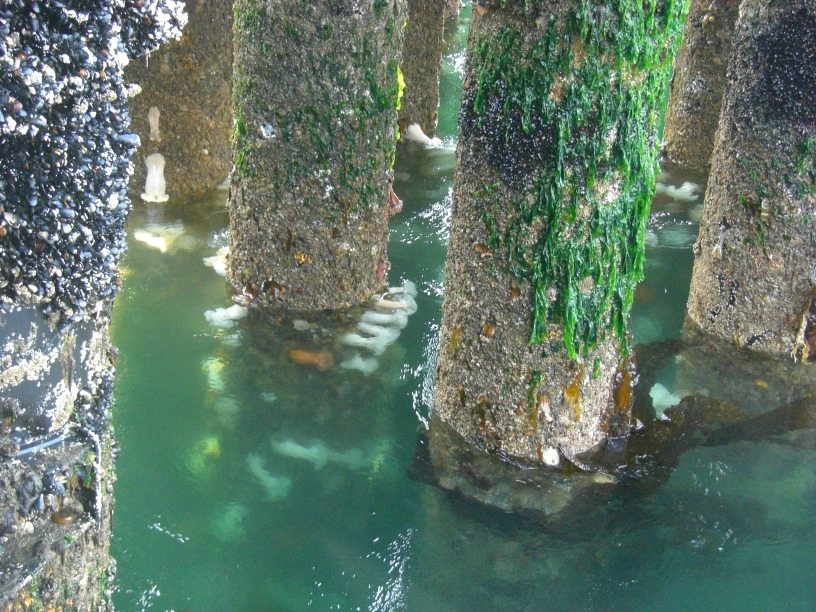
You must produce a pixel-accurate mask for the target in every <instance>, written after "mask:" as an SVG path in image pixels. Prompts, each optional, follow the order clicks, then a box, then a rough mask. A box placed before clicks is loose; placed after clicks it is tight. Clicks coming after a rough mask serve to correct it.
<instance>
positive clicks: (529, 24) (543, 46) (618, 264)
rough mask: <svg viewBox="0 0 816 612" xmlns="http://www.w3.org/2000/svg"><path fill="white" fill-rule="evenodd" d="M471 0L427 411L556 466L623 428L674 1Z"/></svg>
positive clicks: (495, 444)
mask: <svg viewBox="0 0 816 612" xmlns="http://www.w3.org/2000/svg"><path fill="white" fill-rule="evenodd" d="M644 6H645V5H644V4H643V3H641V2H638V1H633V2H616V3H612V2H608V3H607V2H600V3H598V2H586V1H577V0H575V1H569V2H567V1H562V2H544V1H541V2H529V1H528V2H520V1H519V2H508V1H506V0H495V1H488V0H479V1H477V2H475V3H474V8H473V20H472V22H471V29H470V38H469V41H468V58H467V64H466V68H465V75H464V93H463V99H462V107H461V112H460V117H459V133H460V140H459V148H458V160H457V161H458V164H457V172H456V176H455V183H454V196H453V215H452V223H451V240H450V247H449V254H448V261H447V266H446V272H445V274H446V281H445V282H446V286H445V302H444V306H443V319H442V330H441V340H440V357H439V366H438V371H437V387H436V410H437V411H438V412H439V414H440V416H441V417H442V418H443V419H444V420H445V421H447V422H448V423H449V424H450V425H452V426H453V428H454V429H455V430H456V431H458V432H459V433H460V434H461V435H463V436H464V437H465V438H466V439H467V440H469V441H470V442H472V443H475V444H477V445H479V446H482V447H483V448H486V449H488V450H490V451H491V452H494V453H499V454H502V455H504V456H513V457H519V458H524V459H529V460H533V461H539V462H544V463H547V464H550V465H555V464H557V463H558V462H559V461H560V459H561V458H562V457H564V456H566V457H568V458H570V459H575V458H576V455H577V454H579V453H581V452H583V451H587V450H588V449H590V448H592V447H593V446H594V445H596V444H597V443H599V442H600V441H602V440H604V438H605V437H606V436H607V435H621V434H624V433H626V432H628V428H629V421H630V405H631V402H630V400H631V382H632V381H631V373H630V369H629V366H628V362H627V360H626V359H625V356H626V353H627V331H626V326H627V318H628V314H629V309H630V306H631V303H632V293H633V290H634V287H635V284H636V283H637V282H638V280H639V279H640V278H641V276H642V260H643V238H644V232H645V223H646V218H647V215H648V210H649V203H650V199H651V195H652V191H653V188H654V174H655V168H656V161H655V160H656V154H657V146H656V142H655V134H656V128H657V122H658V114H659V102H660V100H661V99H662V96H663V95H664V92H665V87H666V85H667V83H668V75H669V71H670V69H671V61H672V58H673V50H674V48H675V46H676V41H677V39H678V37H679V33H680V30H681V28H682V23H683V21H682V20H683V17H684V3H683V2H665V3H664V2H657V3H655V4H654V5H652V7H651V8H644Z"/></svg>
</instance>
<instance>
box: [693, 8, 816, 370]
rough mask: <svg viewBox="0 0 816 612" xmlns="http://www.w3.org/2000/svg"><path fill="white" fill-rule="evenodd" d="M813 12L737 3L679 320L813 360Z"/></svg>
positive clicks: (815, 297)
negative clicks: (684, 312)
mask: <svg viewBox="0 0 816 612" xmlns="http://www.w3.org/2000/svg"><path fill="white" fill-rule="evenodd" d="M815 64H816V8H815V7H814V6H813V3H812V2H809V1H808V0H798V1H793V2H786V3H778V2H777V3H774V2H761V1H758V0H749V1H747V2H743V6H742V8H741V10H740V16H739V21H738V23H737V27H736V36H735V41H734V53H733V55H732V59H731V63H730V65H729V76H728V86H727V91H726V94H725V101H724V106H723V112H722V116H721V119H720V125H719V129H718V132H717V137H716V142H715V148H714V153H713V154H712V157H711V175H710V178H709V182H708V189H707V192H706V199H705V210H704V213H703V218H702V220H701V225H700V235H699V238H698V241H697V243H696V244H695V253H696V255H697V257H696V259H695V263H694V270H693V275H692V281H691V292H690V296H689V302H688V313H689V315H690V316H691V318H692V319H693V320H694V321H695V322H696V323H697V324H698V325H700V326H701V327H702V329H703V330H705V331H707V332H709V333H712V334H715V335H717V336H719V337H721V338H723V339H725V340H728V341H731V342H733V343H734V344H735V345H736V346H738V347H746V348H751V349H755V350H761V351H767V352H771V353H776V354H784V355H792V356H793V358H794V359H802V360H805V359H807V358H808V356H810V357H811V358H812V357H813V356H814V352H815V351H814V349H816V345H814V341H816V303H815V301H816V196H814V189H815V188H816V187H815V186H816V180H814V179H816V110H814V109H816V81H814V79H813V66H814V65H815Z"/></svg>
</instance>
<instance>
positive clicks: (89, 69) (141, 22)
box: [0, 0, 187, 321]
mask: <svg viewBox="0 0 816 612" xmlns="http://www.w3.org/2000/svg"><path fill="white" fill-rule="evenodd" d="M186 20H187V16H186V14H185V13H184V4H183V3H182V2H179V1H178V0H49V1H48V2H38V1H36V0H9V1H7V2H3V3H2V4H0V309H6V310H8V309H9V308H10V307H11V306H12V305H13V304H15V303H39V304H42V305H43V308H44V309H45V311H46V312H48V313H53V314H54V315H56V317H57V319H58V320H62V321H65V320H68V321H78V320H82V319H84V318H86V317H87V315H88V313H89V312H90V311H91V309H92V308H93V307H94V305H95V304H96V303H98V302H99V301H100V300H103V299H106V298H109V297H113V294H114V292H115V291H116V286H117V285H118V282H117V271H116V267H117V264H118V262H119V258H120V257H121V255H122V253H123V252H124V249H125V232H124V223H125V217H126V215H127V212H128V210H129V207H130V202H129V200H128V196H127V192H126V189H127V182H128V178H129V176H130V173H131V171H132V165H131V162H130V157H131V155H132V154H133V152H134V151H135V150H136V147H137V146H138V145H139V138H138V136H136V135H135V134H132V133H130V131H129V125H130V118H129V116H128V111H127V96H128V94H129V93H132V91H133V90H135V89H138V88H136V87H132V88H128V87H127V86H126V84H125V82H124V80H123V76H122V70H123V68H124V66H125V65H126V64H127V63H128V62H129V60H130V59H131V58H134V57H137V56H139V55H142V54H144V53H145V52H146V51H149V50H150V49H153V48H155V47H156V46H157V45H158V44H159V43H161V42H163V41H166V40H169V39H171V38H178V37H180V36H181V28H182V27H183V26H184V25H185V23H186Z"/></svg>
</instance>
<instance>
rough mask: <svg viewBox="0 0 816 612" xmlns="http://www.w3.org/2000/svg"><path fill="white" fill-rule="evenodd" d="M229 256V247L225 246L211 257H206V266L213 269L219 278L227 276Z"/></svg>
mask: <svg viewBox="0 0 816 612" xmlns="http://www.w3.org/2000/svg"><path fill="white" fill-rule="evenodd" d="M228 256H229V247H228V246H223V247H221V248H220V249H218V251H217V252H216V254H215V255H212V256H211V257H204V258H203V260H204V265H205V266H209V267H211V268H212V269H213V270H215V273H216V274H218V275H219V276H224V277H226V276H227V257H228Z"/></svg>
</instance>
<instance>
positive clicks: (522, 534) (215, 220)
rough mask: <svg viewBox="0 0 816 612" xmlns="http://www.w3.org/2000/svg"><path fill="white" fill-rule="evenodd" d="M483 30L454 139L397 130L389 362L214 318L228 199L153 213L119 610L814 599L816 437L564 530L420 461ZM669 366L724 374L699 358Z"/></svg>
mask: <svg viewBox="0 0 816 612" xmlns="http://www.w3.org/2000/svg"><path fill="white" fill-rule="evenodd" d="M463 37H464V26H462V27H460V28H459V30H458V31H457V32H453V31H452V32H449V41H450V44H449V48H450V49H451V50H450V52H449V53H447V54H446V56H445V63H444V67H443V83H442V96H443V106H442V109H441V112H440V129H439V132H440V135H441V136H442V137H443V141H444V146H442V147H440V148H432V149H426V148H424V147H421V146H419V145H415V144H411V143H405V142H401V143H400V145H399V149H398V155H397V162H396V167H395V173H396V181H395V191H396V192H397V193H398V194H399V196H400V197H401V198H402V199H403V201H404V203H405V209H404V211H403V212H402V213H401V214H400V215H397V216H395V217H393V218H392V220H391V228H392V238H391V246H390V258H391V261H392V266H393V267H392V269H391V271H390V279H389V280H390V281H391V284H392V285H395V286H396V285H400V284H402V282H403V281H404V280H406V279H407V280H411V281H413V282H414V283H416V285H417V288H418V296H417V299H416V301H417V304H418V310H417V312H416V314H414V315H412V316H411V317H410V318H409V321H408V324H407V326H406V327H405V329H403V330H402V332H401V334H400V337H399V339H398V340H397V341H396V343H394V344H393V345H392V346H390V347H389V348H388V349H387V350H386V351H385V352H384V353H383V354H382V355H381V356H380V357H379V358H378V369H377V370H376V371H374V372H373V373H371V374H370V375H368V376H364V375H362V374H361V373H359V372H355V371H349V370H344V369H342V368H340V367H338V366H337V365H335V367H333V368H331V369H330V370H328V371H325V372H321V371H318V370H317V369H315V368H311V367H308V366H302V365H298V364H294V363H292V361H291V360H289V359H288V358H287V357H286V351H287V350H288V349H290V348H311V347H314V346H319V344H320V341H321V340H323V339H324V337H325V336H326V334H328V333H330V332H328V331H324V327H322V322H319V321H312V323H314V325H310V326H309V327H308V328H307V329H303V330H298V329H294V327H293V326H292V324H291V322H288V323H286V324H285V326H284V325H281V326H277V327H276V325H275V324H273V323H264V322H258V321H250V320H248V319H244V320H242V321H238V322H237V323H236V324H235V326H234V327H232V328H231V329H219V328H216V327H213V326H212V325H211V324H210V323H208V321H207V319H206V318H205V311H208V310H214V309H216V308H219V307H222V308H223V307H228V306H230V302H229V300H228V296H227V292H226V286H225V282H224V279H223V278H222V277H220V276H218V275H217V274H216V273H215V272H214V271H213V269H212V268H211V267H208V266H206V265H204V263H203V258H205V257H211V256H213V255H215V253H216V251H217V250H218V248H219V247H221V246H223V245H225V244H226V243H227V238H226V227H227V213H226V208H225V202H226V197H227V196H226V192H215V193H213V194H209V195H208V196H206V197H202V198H198V199H195V200H189V201H184V202H181V201H176V200H173V199H171V201H170V202H169V203H167V204H166V205H145V204H144V203H141V202H139V203H137V204H136V205H135V210H134V212H133V214H132V216H131V218H130V221H129V243H130V250H129V253H128V255H127V258H126V261H125V263H124V272H125V275H124V286H123V290H122V293H121V295H120V297H119V298H118V302H117V304H116V308H115V312H114V330H113V333H114V343H115V344H116V345H117V346H118V347H119V349H120V351H121V357H120V360H119V365H118V371H117V381H116V390H115V397H116V405H115V416H114V420H115V426H116V431H117V435H118V438H119V441H120V444H121V453H120V457H119V459H118V463H117V473H118V481H117V483H116V510H115V515H114V540H113V545H112V548H113V554H114V556H115V557H116V559H117V562H118V577H117V581H116V582H117V586H118V591H117V593H116V595H115V597H114V601H115V604H116V607H117V609H119V610H122V611H126V612H130V611H136V610H174V611H176V612H179V611H181V610H188V611H190V612H209V611H212V612H259V611H299V610H310V609H313V610H344V611H345V610H370V611H385V610H405V611H410V612H440V611H446V612H447V611H450V612H455V611H456V612H458V611H462V612H467V611H473V610H490V611H508V612H509V611H514V612H515V611H533V610H536V611H539V610H593V611H605V610H626V611H644V612H645V611H654V610H678V611H679V610H718V611H726V610H740V611H743V610H789V611H794V610H813V609H816V581H814V580H812V568H813V567H815V566H816V530H814V529H813V526H812V525H813V522H812V521H813V516H814V514H815V513H816V453H814V452H813V448H814V445H813V444H811V442H812V439H810V438H809V437H808V436H807V435H804V436H803V435H800V436H798V437H794V438H785V439H783V440H779V439H769V440H760V441H753V442H736V443H733V444H728V445H722V446H714V447H698V448H696V449H694V450H691V451H689V452H687V453H685V454H684V455H682V456H681V457H680V458H679V462H678V464H677V466H676V468H675V470H674V471H673V472H672V474H671V477H670V478H669V480H668V481H667V482H666V483H664V484H663V485H662V486H660V487H658V488H657V489H656V490H655V491H654V492H653V493H652V494H651V495H648V496H642V497H638V498H635V499H632V500H628V501H624V502H621V500H619V499H616V500H615V501H605V502H599V503H601V504H602V507H601V508H599V509H598V512H597V513H596V514H593V515H591V517H590V518H589V519H587V518H586V517H577V516H576V517H563V518H562V519H561V520H559V521H558V522H555V523H552V524H547V523H544V522H542V523H539V522H536V521H531V520H529V517H520V516H515V515H513V514H511V513H501V512H491V511H487V510H485V509H484V508H483V507H481V506H479V504H477V503H476V502H468V501H463V500H459V499H454V498H452V497H450V496H449V495H448V494H447V493H445V492H443V491H442V490H440V489H437V488H434V487H431V486H429V485H426V484H422V483H419V482H416V481H414V480H412V479H410V478H409V477H408V476H407V471H408V469H409V466H410V465H411V463H412V460H413V458H414V455H415V452H416V443H417V439H418V431H419V430H420V429H421V428H423V427H424V426H425V424H426V423H427V422H428V418H429V404H430V402H431V393H432V389H433V378H432V377H433V372H434V364H435V359H436V353H437V334H438V330H439V321H440V313H441V303H442V292H443V268H444V258H445V250H446V243H447V228H448V221H449V215H450V189H451V184H452V176H453V167H454V152H453V145H454V137H455V133H456V112H457V109H456V103H455V100H456V98H457V96H458V91H459V90H460V88H461V76H460V74H461V66H462V64H463V62H464V55H463V52H462V51H461V49H462V47H463ZM687 178H688V177H684V176H683V175H682V173H681V172H679V171H673V172H672V173H671V174H669V175H666V176H663V177H662V178H661V181H662V182H663V183H664V184H666V185H672V186H675V187H679V186H680V185H681V184H682V182H683V181H684V180H687ZM169 188H170V191H171V192H172V185H170V186H169ZM696 195H697V198H698V199H697V201H696V202H685V201H682V200H679V199H677V198H675V197H670V196H669V195H667V194H659V195H657V196H656V197H655V201H654V205H653V210H652V215H651V218H650V222H649V229H650V235H649V241H648V242H649V244H648V247H647V263H646V280H645V282H644V283H643V286H642V288H641V289H639V291H638V294H637V301H636V305H635V308H634V313H633V318H632V329H633V333H634V339H635V341H636V342H653V341H656V340H659V339H661V338H668V337H680V335H681V327H682V323H683V312H684V308H685V301H686V296H687V294H688V284H689V279H690V276H691V265H692V260H693V256H692V251H691V245H692V243H693V242H694V240H695V239H696V234H697V225H696V222H695V221H694V219H695V218H696V215H697V214H699V206H700V205H701V200H702V194H701V193H699V192H698V193H697V194H696ZM142 232H146V233H142ZM146 236H147V237H148V239H149V240H151V241H152V242H153V244H152V246H151V245H150V244H147V243H146V242H144V241H143V240H144V239H145V237H146ZM150 236H152V238H150ZM140 238H141V239H140ZM160 241H163V242H160ZM159 246H161V247H164V250H161V249H159V248H157V247H159ZM713 380H714V381H715V382H717V379H716V376H715V377H714V378H713ZM659 382H660V385H662V386H663V387H665V389H666V390H667V392H670V393H681V392H688V391H691V390H697V391H699V390H700V388H701V387H712V386H713V385H712V382H711V380H705V381H695V380H689V379H688V376H684V373H683V362H682V361H680V360H675V361H673V362H671V363H670V365H669V366H668V367H666V368H664V369H663V370H662V371H661V374H660V379H659ZM761 383H763V381H758V382H757V383H756V384H761ZM718 384H721V385H723V386H727V385H728V384H729V381H727V380H719V381H718ZM709 390H710V389H709ZM669 401H671V400H669ZM743 408H745V409H747V410H752V411H761V410H764V409H765V408H768V407H767V406H766V407H763V406H743ZM571 519H574V520H571Z"/></svg>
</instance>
